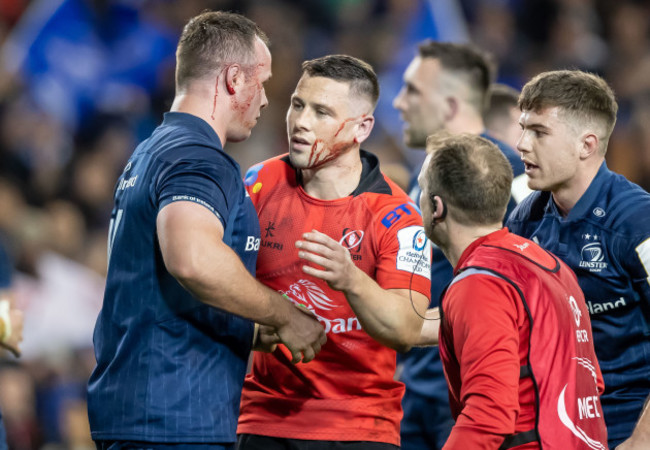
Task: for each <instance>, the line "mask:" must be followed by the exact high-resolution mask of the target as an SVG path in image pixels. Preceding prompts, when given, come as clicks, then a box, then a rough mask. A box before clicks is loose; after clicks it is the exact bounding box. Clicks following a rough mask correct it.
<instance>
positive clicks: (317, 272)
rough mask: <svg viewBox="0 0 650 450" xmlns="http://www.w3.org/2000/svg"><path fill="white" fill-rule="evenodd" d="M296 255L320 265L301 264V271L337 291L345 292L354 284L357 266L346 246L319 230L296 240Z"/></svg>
mask: <svg viewBox="0 0 650 450" xmlns="http://www.w3.org/2000/svg"><path fill="white" fill-rule="evenodd" d="M296 247H297V248H298V249H299V251H298V257H299V258H301V259H304V260H305V261H309V262H311V263H314V264H317V265H319V266H321V267H322V269H318V268H316V267H313V266H310V265H304V266H302V270H303V272H305V273H307V274H309V275H312V276H314V277H316V278H320V279H321V280H324V281H326V282H327V284H328V285H329V286H330V287H331V288H332V289H336V290H337V291H343V292H346V291H348V290H350V289H351V288H352V287H353V285H354V274H355V272H356V270H357V267H356V266H355V265H354V263H353V262H352V258H351V257H350V252H349V250H348V249H347V248H345V247H343V246H342V245H341V244H339V243H338V242H336V241H335V240H334V239H332V238H331V237H329V236H327V235H326V234H323V233H321V232H320V231H316V230H312V231H310V232H307V233H304V234H303V235H302V240H300V241H296Z"/></svg>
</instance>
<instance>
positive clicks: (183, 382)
mask: <svg viewBox="0 0 650 450" xmlns="http://www.w3.org/2000/svg"><path fill="white" fill-rule="evenodd" d="M175 201H190V202H195V203H198V204H200V205H202V206H204V207H206V208H207V209H209V210H210V211H212V212H213V213H214V214H215V215H216V216H217V217H218V218H219V219H220V220H221V223H222V225H223V227H224V237H223V240H224V242H225V243H226V244H227V245H228V246H230V247H231V248H232V249H233V250H234V251H235V252H236V253H237V254H238V255H239V256H240V257H241V259H242V261H243V262H244V264H245V266H246V267H247V269H248V270H249V272H250V273H251V274H254V270H255V265H256V260H257V250H258V248H259V223H258V220H257V215H256V212H255V208H254V207H253V204H252V202H251V201H250V198H249V197H248V195H247V193H246V191H245V189H244V184H243V181H242V179H241V172H240V168H239V165H238V164H237V163H236V162H235V161H234V160H233V159H232V158H230V157H229V156H228V155H226V154H225V153H224V152H223V150H222V147H221V144H220V142H219V138H218V136H217V134H216V133H215V132H214V130H213V129H212V128H211V127H210V126H209V125H208V124H207V123H206V122H205V121H203V120H202V119H199V118H198V117H195V116H192V115H189V114H185V113H177V112H173V113H167V114H165V119H164V121H163V123H162V124H161V125H160V126H159V127H158V128H157V129H156V130H155V131H154V132H153V134H152V136H151V137H150V138H149V139H147V140H145V141H144V142H143V143H141V144H140V145H139V146H138V147H137V148H136V150H135V152H134V153H133V155H132V156H131V158H130V159H129V162H128V164H127V165H126V167H125V169H124V172H123V173H122V175H121V176H120V178H119V180H118V182H117V185H116V188H115V207H114V209H113V213H112V218H111V223H110V230H109V266H108V275H107V280H106V290H105V293H104V304H103V307H102V310H101V312H100V314H99V317H98V319H97V324H96V326H95V334H94V344H95V355H96V358H97V367H96V368H95V370H94V372H93V373H92V375H91V378H90V382H89V388H88V409H89V418H90V426H91V430H92V437H93V439H95V440H134V441H149V442H170V443H172V442H192V443H224V442H234V441H235V439H236V436H235V429H236V426H237V417H238V410H239V399H240V395H241V389H242V384H243V381H244V375H245V372H246V364H247V360H248V356H249V352H250V349H251V341H252V337H253V324H252V322H251V321H249V320H246V319H243V318H241V317H239V316H235V315H233V314H229V313H226V312H224V311H222V310H219V309H217V308H214V307H211V306H208V305H206V304H204V303H202V302H200V301H198V300H196V299H195V298H194V297H193V296H192V295H191V294H190V293H189V292H188V291H187V290H185V289H183V287H182V286H181V285H180V284H179V283H178V281H176V279H175V278H174V277H172V276H171V275H170V274H169V273H168V272H167V270H166V268H165V265H164V262H163V260H162V255H161V252H160V248H159V245H158V240H157V234H156V216H157V215H158V212H159V211H160V210H161V208H163V207H164V206H165V205H167V204H169V203H171V202H175ZM187 232H188V233H192V230H191V229H190V230H187Z"/></svg>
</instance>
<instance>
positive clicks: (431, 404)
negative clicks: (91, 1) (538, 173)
mask: <svg viewBox="0 0 650 450" xmlns="http://www.w3.org/2000/svg"><path fill="white" fill-rule="evenodd" d="M492 71H493V70H492V67H491V64H490V60H489V57H488V56H487V55H485V54H483V53H482V52H480V51H479V50H478V49H476V48H475V47H472V46H469V45H466V44H454V43H446V42H435V41H425V42H423V43H422V44H421V45H420V47H419V52H418V55H417V56H416V57H415V58H414V59H413V60H412V61H411V63H410V64H409V66H408V68H407V69H406V71H405V73H404V85H403V87H402V89H401V90H400V92H399V94H398V96H397V97H396V98H395V100H394V101H393V106H394V107H395V108H396V109H397V110H399V111H400V113H401V117H402V119H403V120H404V122H405V125H404V143H405V144H406V145H407V146H409V147H412V148H421V149H424V148H425V146H426V139H427V136H429V135H431V134H433V133H436V132H438V131H442V130H445V131H447V132H449V133H453V134H457V133H472V134H477V135H481V136H483V137H485V138H487V139H489V140H490V141H492V142H493V143H495V144H496V145H497V146H498V147H499V149H500V150H501V151H502V152H503V154H504V155H505V156H506V157H507V158H508V161H510V164H511V165H512V168H513V171H514V174H515V177H516V178H515V182H514V183H513V186H514V189H513V190H512V192H511V193H512V196H511V199H510V202H509V204H508V212H509V211H511V210H512V209H513V208H514V206H515V205H516V201H519V200H521V198H523V197H524V196H525V195H526V194H527V192H528V190H527V189H525V190H523V191H522V190H521V189H518V187H521V186H522V185H523V186H524V187H525V180H523V179H522V177H521V175H522V174H523V171H524V167H523V164H522V163H521V161H520V160H519V155H517V153H516V152H515V151H514V149H512V148H511V147H509V146H508V145H507V144H505V143H503V142H501V141H499V140H497V139H495V138H494V137H492V136H491V135H489V134H488V133H486V131H485V123H484V122H483V117H482V115H483V109H484V107H485V104H486V99H487V94H488V89H489V87H490V83H491V80H492ZM419 173H420V168H417V170H416V171H415V173H414V176H413V178H412V181H411V186H412V189H411V191H410V193H409V195H410V196H411V198H412V199H413V200H414V201H415V202H416V203H417V202H418V201H419V198H420V188H419V186H418V184H417V175H418V174H419ZM451 278H452V267H451V265H450V264H449V262H448V261H447V259H446V258H445V256H444V255H443V254H442V251H441V250H440V249H439V248H438V247H434V249H433V260H432V265H431V306H432V307H436V306H438V300H439V298H440V294H441V293H442V290H443V289H444V287H445V286H446V285H447V283H448V282H449V281H450V280H451ZM402 368H403V369H402V372H401V378H400V379H401V381H403V382H404V384H405V385H406V393H405V394H404V399H403V401H402V406H403V408H404V418H403V419H402V423H401V425H402V429H401V438H402V448H404V449H405V450H438V449H440V448H442V446H443V444H444V443H445V441H446V440H447V437H448V436H449V433H450V431H451V427H452V426H453V424H454V421H453V420H452V418H451V413H450V411H449V400H448V398H447V384H446V382H445V378H444V374H443V371H442V364H441V362H440V356H439V354H438V350H437V349H435V348H434V349H432V348H415V349H413V350H411V351H410V352H409V353H407V354H406V355H405V356H403V357H402Z"/></svg>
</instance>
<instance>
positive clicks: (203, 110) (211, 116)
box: [169, 92, 227, 147]
mask: <svg viewBox="0 0 650 450" xmlns="http://www.w3.org/2000/svg"><path fill="white" fill-rule="evenodd" d="M169 110H170V111H171V112H182V113H187V114H191V115H193V116H196V117H199V118H201V119H203V120H205V121H206V122H207V123H208V125H210V126H211V127H212V129H213V130H214V132H215V133H217V136H219V141H221V146H222V147H223V146H225V145H226V140H225V138H226V123H227V119H226V118H225V117H224V116H223V111H224V108H223V107H222V106H221V105H219V103H215V104H213V103H212V102H208V101H206V100H205V97H204V96H201V95H197V94H195V93H188V92H186V93H179V94H177V95H176V97H174V102H173V103H172V106H171V108H170V109H169Z"/></svg>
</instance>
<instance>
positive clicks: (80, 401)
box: [0, 0, 650, 450]
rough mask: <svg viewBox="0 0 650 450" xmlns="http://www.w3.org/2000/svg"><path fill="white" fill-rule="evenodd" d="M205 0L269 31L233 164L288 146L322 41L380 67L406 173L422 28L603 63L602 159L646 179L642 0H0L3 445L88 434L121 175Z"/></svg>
mask: <svg viewBox="0 0 650 450" xmlns="http://www.w3.org/2000/svg"><path fill="white" fill-rule="evenodd" d="M204 9H223V10H230V11H237V12H241V13H244V14H246V15H247V16H249V17H250V18H251V19H253V20H255V21H256V22H257V23H258V24H259V25H260V26H261V28H262V29H263V30H265V32H266V33H267V34H268V35H269V37H270V39H271V41H272V47H271V50H272V53H273V77H272V79H271V80H270V82H269V83H268V86H267V94H268V97H269V101H270V105H269V107H268V108H267V109H266V110H265V111H264V112H263V113H262V117H261V119H260V121H259V124H258V126H257V127H256V128H255V130H254V131H253V136H252V138H251V139H249V140H248V141H246V142H243V143H239V144H229V145H228V146H227V148H226V150H227V152H228V153H230V154H231V155H232V156H233V157H235V159H237V160H238V162H239V163H240V165H241V167H242V170H246V168H248V167H249V166H250V165H252V164H253V163H255V162H258V161H260V160H263V159H266V158H268V157H271V156H274V155H277V154H280V153H284V152H285V151H286V149H287V146H286V128H285V124H284V117H285V113H286V109H287V107H288V104H289V97H290V94H291V92H292V91H293V88H294V87H295V83H296V82H297V80H298V78H299V76H300V63H301V62H302V61H303V60H305V59H309V58H314V57H318V56H322V55H324V54H328V53H347V54H350V55H353V56H357V57H360V58H362V59H364V60H366V61H368V62H370V63H371V64H372V65H373V66H374V68H375V70H376V71H377V73H378V74H379V75H380V80H381V89H382V94H381V100H380V104H379V106H378V109H377V114H376V116H377V124H376V126H375V130H374V132H373V137H372V139H371V140H370V141H369V142H368V143H367V144H366V145H364V147H365V148H367V149H369V150H372V151H374V152H376V153H377V154H379V155H380V158H381V160H382V164H383V165H384V168H385V171H386V172H387V173H388V174H389V175H390V176H391V177H393V178H394V179H395V180H396V181H397V182H398V183H401V184H402V185H405V184H406V183H407V182H408V178H409V173H410V172H411V171H412V170H413V169H414V167H416V166H417V165H418V164H419V162H420V161H421V159H422V155H423V152H417V151H413V150H407V149H405V148H404V147H403V145H402V142H401V122H400V119H399V114H398V113H397V111H395V110H394V109H393V108H392V105H391V103H392V99H393V98H394V96H395V95H396V94H397V91H398V90H399V88H400V83H401V77H402V72H403V70H404V68H405V67H406V65H407V64H408V62H409V61H410V59H411V58H412V57H413V56H414V55H415V52H416V43H417V42H418V41H420V40H422V39H424V38H427V37H432V38H436V39H440V40H446V41H472V42H474V43H475V44H476V45H478V46H479V47H480V48H482V49H484V50H486V51H489V52H491V53H492V54H493V55H494V57H495V59H496V61H497V62H498V65H499V75H498V80H499V81H500V82H502V83H505V84H508V85H510V86H512V87H514V88H517V89H519V88H521V86H522V85H523V84H524V83H525V82H526V81H527V80H528V79H529V78H530V77H531V76H533V75H535V74H536V73H538V72H540V71H544V70H551V69H560V68H580V69H585V70H589V71H593V72H596V73H599V74H601V75H603V76H604V77H605V78H606V79H607V80H608V81H609V82H610V83H611V85H612V86H613V88H614V90H615V92H616V94H617V98H618V101H619V104H620V112H619V119H618V123H617V125H616V129H615V132H614V135H613V137H612V140H611V143H610V149H609V152H608V155H607V162H608V164H609V166H610V168H612V169H614V170H616V171H618V172H620V173H623V174H624V175H625V176H627V177H628V178H629V179H631V180H632V181H634V182H636V183H638V184H640V185H641V186H643V187H644V188H645V189H646V190H648V189H650V5H649V3H648V2H647V1H642V0H638V1H634V0H618V1H616V2H614V1H612V0H527V1H519V0H430V1H426V0H248V1H245V0H241V1H234V0H233V1H228V0H33V1H30V0H0V239H2V242H3V244H4V246H5V247H6V250H7V252H8V253H9V255H10V256H11V258H12V261H13V266H14V291H15V298H16V303H17V305H18V306H19V307H21V308H22V309H24V311H25V315H26V321H25V341H24V355H23V357H22V358H21V359H20V360H18V361H16V360H14V359H13V358H11V357H9V356H6V355H5V356H4V357H2V358H0V408H1V410H2V414H3V417H4V421H5V425H6V427H7V432H8V439H9V444H10V448H12V449H16V450H32V449H43V448H45V449H59V448H60V449H84V448H88V449H91V448H94V446H93V444H92V441H91V440H90V435H89V430H88V423H87V417H86V404H85V399H84V397H85V386H86V381H87V379H88V376H89V374H90V371H91V370H92V368H93V366H94V363H95V361H94V356H93V352H92V329H93V326H94V322H95V318H96V315H97V313H98V311H99V308H100V307H101V301H102V295H103V285H104V276H105V272H106V236H107V226H108V222H109V216H110V210H111V206H112V192H113V187H114V183H115V180H116V179H117V177H118V175H119V173H120V172H121V171H122V169H123V167H124V164H125V161H126V160H127V159H128V157H129V155H130V153H131V152H132V151H133V149H134V147H135V145H136V144H137V142H138V141H140V140H142V139H144V138H146V137H147V136H148V134H149V133H150V132H151V131H152V130H153V128H154V127H155V126H156V125H157V124H158V123H159V122H160V121H161V120H162V114H163V113H164V112H165V111H167V110H168V108H169V106H170V105H171V101H172V99H173V88H174V78H173V70H174V50H175V46H176V41H177V38H178V36H179V34H180V31H181V28H182V26H183V24H184V23H185V22H186V21H187V20H188V19H189V18H190V17H191V16H193V15H195V14H197V13H199V12H201V11H202V10H204Z"/></svg>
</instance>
